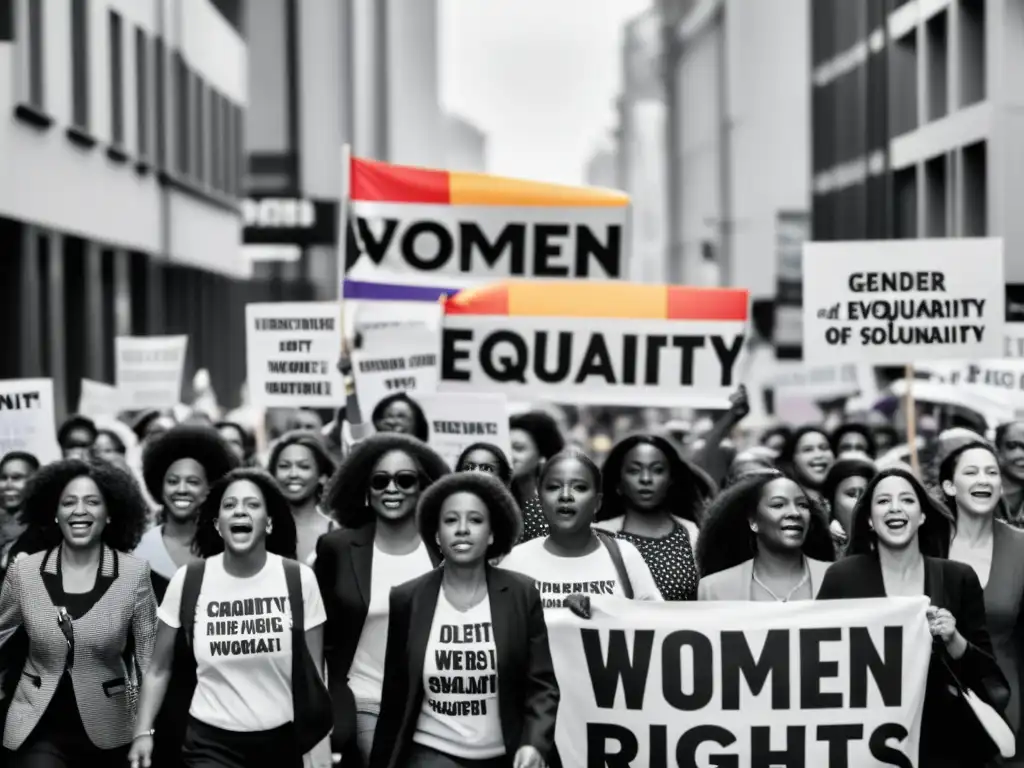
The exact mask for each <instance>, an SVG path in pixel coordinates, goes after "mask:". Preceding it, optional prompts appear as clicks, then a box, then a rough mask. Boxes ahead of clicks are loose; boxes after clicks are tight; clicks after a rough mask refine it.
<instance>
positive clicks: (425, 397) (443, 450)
mask: <svg viewBox="0 0 1024 768" xmlns="http://www.w3.org/2000/svg"><path fill="white" fill-rule="evenodd" d="M414 399H415V400H416V402H417V403H418V404H419V406H420V408H421V409H422V410H423V415H424V417H425V418H426V420H427V424H428V426H429V428H430V433H429V438H428V442H429V443H430V447H431V448H433V449H434V450H435V451H437V452H438V453H440V454H441V456H442V457H444V460H445V461H447V462H448V466H450V467H452V468H453V469H454V467H455V462H456V460H457V459H458V458H459V456H460V455H461V454H462V452H463V451H464V450H466V448H468V447H469V446H471V445H473V443H492V444H494V445H496V446H498V447H499V448H500V449H501V450H503V451H504V452H505V455H506V456H508V457H510V459H511V456H512V444H511V441H510V439H509V431H508V401H507V399H506V397H505V396H504V395H500V394H479V393H478V394H462V393H460V394H457V395H456V394H450V393H446V392H432V393H424V394H419V395H416V397H415V398H414Z"/></svg>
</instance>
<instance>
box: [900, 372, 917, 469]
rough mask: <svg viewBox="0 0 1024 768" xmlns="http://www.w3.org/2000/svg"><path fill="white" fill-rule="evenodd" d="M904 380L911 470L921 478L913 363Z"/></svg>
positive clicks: (904, 400)
mask: <svg viewBox="0 0 1024 768" xmlns="http://www.w3.org/2000/svg"><path fill="white" fill-rule="evenodd" d="M903 379H904V381H906V382H907V391H906V392H904V393H903V410H904V412H905V414H906V420H907V446H908V447H909V448H910V469H911V470H912V471H913V472H914V474H915V475H917V477H919V478H920V477H921V457H920V456H919V455H918V452H917V404H916V403H915V402H914V364H913V363H909V364H908V365H907V366H906V367H905V368H904V369H903Z"/></svg>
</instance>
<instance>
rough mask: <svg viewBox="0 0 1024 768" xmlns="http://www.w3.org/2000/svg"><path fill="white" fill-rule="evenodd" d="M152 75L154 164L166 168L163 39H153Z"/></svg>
mask: <svg viewBox="0 0 1024 768" xmlns="http://www.w3.org/2000/svg"><path fill="white" fill-rule="evenodd" d="M153 75H154V79H155V80H156V164H157V167H158V168H160V169H161V170H164V169H166V168H167V166H168V163H167V151H168V147H167V119H166V118H167V52H166V49H165V48H164V41H163V40H162V39H161V38H159V37H158V38H156V40H154V41H153Z"/></svg>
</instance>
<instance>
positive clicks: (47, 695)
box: [0, 459, 156, 768]
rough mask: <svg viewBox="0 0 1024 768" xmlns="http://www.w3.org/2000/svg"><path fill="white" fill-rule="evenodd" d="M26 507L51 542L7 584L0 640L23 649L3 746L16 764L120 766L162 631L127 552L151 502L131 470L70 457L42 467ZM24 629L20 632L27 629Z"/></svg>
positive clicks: (14, 569) (0, 598)
mask: <svg viewBox="0 0 1024 768" xmlns="http://www.w3.org/2000/svg"><path fill="white" fill-rule="evenodd" d="M24 514H25V518H26V521H27V522H28V523H29V525H30V526H32V527H33V528H36V529H38V530H39V531H40V534H41V537H42V540H43V541H44V542H45V546H46V548H45V549H44V550H43V551H41V552H37V553H35V554H30V555H26V556H25V557H22V558H21V559H19V560H17V561H16V562H14V563H13V564H12V565H11V566H10V569H9V570H8V572H7V578H6V580H5V581H4V585H3V591H2V592H0V649H3V647H4V646H5V645H7V644H8V643H18V642H19V637H18V636H16V632H17V631H18V630H19V629H20V628H21V627H24V632H25V634H26V635H27V639H28V649H27V654H26V655H25V661H24V666H23V667H22V668H21V669H20V670H11V669H8V674H14V675H17V674H18V673H19V671H20V679H18V680H17V690H16V691H15V693H14V695H13V696H12V697H11V700H10V709H9V710H8V712H7V720H6V724H5V728H4V738H3V745H4V747H5V748H6V749H8V750H10V751H11V753H13V754H11V755H9V758H8V759H9V762H8V763H7V765H11V766H15V768H77V766H82V768H87V767H88V768H91V766H100V765H102V766H107V765H118V764H124V761H125V756H126V755H127V753H128V748H129V745H130V743H131V739H132V732H133V729H134V727H135V711H134V707H133V699H134V697H133V696H132V695H130V694H131V693H132V691H133V690H134V687H135V685H136V684H137V682H138V673H137V670H142V669H145V668H146V667H147V666H148V665H149V660H150V657H151V655H152V652H153V638H154V636H155V634H156V598H155V597H154V595H153V585H152V582H151V581H150V578H149V567H148V566H147V564H146V562H145V561H143V560H140V559H138V558H135V557H132V556H131V555H128V554H126V553H127V552H130V551H131V550H132V549H134V548H135V546H136V544H138V542H139V538H140V537H141V536H142V531H143V528H144V526H145V523H146V517H147V514H148V509H147V507H146V502H145V501H144V500H143V498H142V495H141V493H140V491H139V489H138V486H137V485H136V484H135V481H134V480H132V478H131V476H130V475H129V474H127V473H126V472H124V471H122V470H120V469H118V468H116V467H114V466H112V465H110V464H107V463H104V462H97V463H95V464H87V463H85V462H84V461H81V460H79V459H69V460H66V461H60V462H57V463H55V464H50V465H47V466H45V467H43V468H42V469H40V470H39V471H38V472H37V473H36V474H35V476H34V477H33V478H32V480H31V481H30V482H29V485H28V487H27V489H26V494H25V504H24ZM20 637H24V635H22V636H20Z"/></svg>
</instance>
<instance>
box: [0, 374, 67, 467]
mask: <svg viewBox="0 0 1024 768" xmlns="http://www.w3.org/2000/svg"><path fill="white" fill-rule="evenodd" d="M11 451H25V452H27V453H31V454H32V455H33V456H35V457H36V458H37V459H39V461H40V462H41V463H43V464H46V463H48V462H51V461H56V460H57V459H59V458H60V448H59V447H58V445H57V426H56V421H55V417H54V408H53V381H52V380H50V379H6V380H4V381H0V456H3V455H4V454H7V453H10V452H11Z"/></svg>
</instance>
